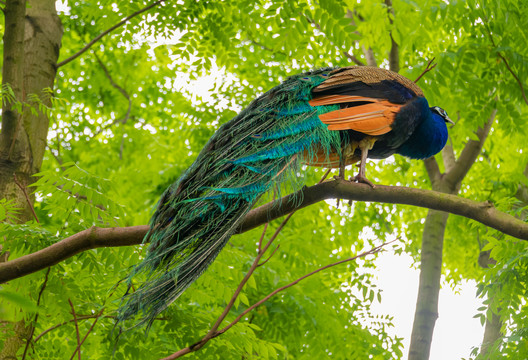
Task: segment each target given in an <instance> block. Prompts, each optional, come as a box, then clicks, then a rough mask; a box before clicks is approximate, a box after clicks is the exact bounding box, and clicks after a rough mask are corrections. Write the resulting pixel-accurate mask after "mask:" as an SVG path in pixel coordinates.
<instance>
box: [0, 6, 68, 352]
mask: <svg viewBox="0 0 528 360" xmlns="http://www.w3.org/2000/svg"><path fill="white" fill-rule="evenodd" d="M61 37H62V26H61V23H60V20H59V18H58V15H57V12H56V10H55V1H54V0H39V1H29V4H26V1H22V0H9V1H7V3H6V7H5V33H4V67H3V71H2V76H3V77H2V85H5V84H9V85H10V86H11V88H12V89H13V92H14V96H15V100H16V103H18V105H19V109H18V110H19V111H17V110H16V109H15V107H14V103H5V102H4V104H3V111H2V132H1V134H0V198H6V199H8V200H14V202H15V204H16V206H17V207H18V208H20V209H21V212H20V213H19V214H18V215H17V217H18V221H20V222H26V221H28V220H30V219H31V218H32V217H33V214H32V211H31V204H30V203H29V202H28V200H27V198H26V195H25V194H24V187H27V186H28V185H29V184H31V183H32V182H33V181H34V179H33V178H32V177H31V175H33V174H34V173H36V172H38V171H39V170H40V166H41V165H42V159H43V156H44V150H45V146H46V137H47V132H48V126H49V119H48V118H47V116H46V114H45V113H42V112H41V111H38V109H37V114H36V115H34V114H32V113H31V111H30V107H36V106H38V103H39V102H41V103H42V104H44V105H46V106H48V107H50V106H51V101H50V97H49V96H46V95H45V92H43V90H44V89H51V88H52V87H53V82H54V80H55V74H56V63H57V58H58V55H59V46H60V40H61ZM30 94H31V95H32V96H29V95H30ZM35 96H36V97H38V98H39V99H40V100H39V101H36V100H35ZM20 106H21V108H20ZM15 175H16V178H17V181H18V183H19V184H21V185H22V188H21V187H19V186H18V185H17V184H16V183H15V181H14V177H15ZM4 250H8V249H4ZM3 325H4V326H5V327H6V331H7V328H9V327H11V329H12V330H13V335H12V336H10V337H8V338H7V339H6V340H5V341H4V344H3V349H2V351H1V352H0V359H14V358H16V355H17V352H18V350H19V348H20V347H21V346H22V345H23V343H24V342H26V341H27V340H28V338H29V337H30V334H31V333H32V331H31V330H32V329H31V326H26V323H25V322H24V321H20V322H17V323H15V324H12V325H9V324H7V323H4V324H3Z"/></svg>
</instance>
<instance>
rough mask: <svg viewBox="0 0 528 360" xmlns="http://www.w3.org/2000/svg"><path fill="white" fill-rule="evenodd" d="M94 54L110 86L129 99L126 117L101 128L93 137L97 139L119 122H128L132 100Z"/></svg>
mask: <svg viewBox="0 0 528 360" xmlns="http://www.w3.org/2000/svg"><path fill="white" fill-rule="evenodd" d="M93 54H94V56H95V59H96V60H97V63H99V66H100V67H101V69H103V72H104V74H105V76H106V78H107V79H108V80H109V81H110V85H112V87H113V88H115V89H116V90H117V91H119V93H121V95H123V97H124V98H125V99H127V101H128V108H127V111H126V113H125V116H123V117H122V118H120V119H115V120H114V121H112V123H111V124H110V125H107V126H104V127H101V128H100V129H99V130H98V131H96V132H95V134H94V135H93V136H92V138H94V137H96V136H97V135H99V134H100V133H102V132H103V131H104V130H106V129H108V128H109V127H111V126H114V125H115V124H117V123H119V122H120V123H123V124H125V123H126V122H127V120H128V118H129V117H130V111H131V110H132V98H131V97H130V95H129V94H128V92H127V91H126V90H125V89H123V88H122V87H121V86H119V85H118V84H117V83H116V82H115V81H114V79H113V78H112V75H110V71H108V68H107V67H106V66H105V64H103V62H102V61H101V59H100V58H99V56H97V54H96V53H95V52H94V53H93Z"/></svg>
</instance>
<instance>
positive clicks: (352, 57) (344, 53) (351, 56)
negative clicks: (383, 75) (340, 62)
mask: <svg viewBox="0 0 528 360" xmlns="http://www.w3.org/2000/svg"><path fill="white" fill-rule="evenodd" d="M343 55H345V56H346V57H347V58H349V59H350V60H352V61H353V62H354V64H356V65H359V66H367V65H366V64H365V63H364V62H363V61H361V60H359V59H358V58H357V57H356V56H354V55H353V54H350V53H348V52H346V51H343Z"/></svg>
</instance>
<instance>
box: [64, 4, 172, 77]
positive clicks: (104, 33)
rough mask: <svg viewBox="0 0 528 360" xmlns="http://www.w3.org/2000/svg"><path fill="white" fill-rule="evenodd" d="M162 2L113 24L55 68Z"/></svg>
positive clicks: (71, 59)
mask: <svg viewBox="0 0 528 360" xmlns="http://www.w3.org/2000/svg"><path fill="white" fill-rule="evenodd" d="M163 1H165V0H158V1H156V2H154V3H152V4H150V5H148V6H146V7H144V8H143V9H140V10H138V11H136V12H134V13H132V14H130V15H128V16H127V17H126V18H124V19H123V20H121V21H120V22H118V23H117V24H115V25H114V26H112V27H110V28H109V29H107V30H105V31H103V32H102V33H100V34H99V35H97V36H96V37H95V38H94V39H93V40H92V41H90V42H89V43H88V44H86V45H85V46H84V47H83V48H82V49H81V50H79V51H78V52H77V53H75V54H73V55H72V56H70V57H69V58H67V59H66V60H63V61H61V62H60V63H58V64H57V68H60V67H61V66H63V65H66V64H67V63H69V62H71V61H73V60H75V59H77V58H78V57H79V56H81V55H82V54H83V53H85V52H86V51H87V50H88V49H89V48H91V47H92V46H93V45H94V44H95V43H96V42H98V41H99V40H101V38H102V37H103V36H105V35H106V34H108V33H110V32H112V31H114V30H115V29H117V28H118V27H120V26H121V25H123V24H125V23H126V22H128V20H130V19H132V18H133V17H136V16H138V15H139V14H142V13H144V12H145V11H147V10H150V9H151V8H153V7H154V6H157V5H159V4H161V3H162V2H163Z"/></svg>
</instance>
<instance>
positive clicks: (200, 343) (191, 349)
mask: <svg viewBox="0 0 528 360" xmlns="http://www.w3.org/2000/svg"><path fill="white" fill-rule="evenodd" d="M397 240H398V239H395V240H392V241H389V242H385V243H383V244H382V245H379V246H376V247H375V248H372V249H370V250H369V251H365V252H363V253H361V254H359V255H356V256H354V257H351V258H348V259H344V260H340V261H338V262H335V263H332V264H329V265H325V266H322V267H320V268H319V269H317V270H314V271H312V272H310V273H308V274H306V275H303V276H301V277H300V278H298V279H296V280H294V281H292V282H291V283H289V284H287V285H284V286H282V287H280V288H278V289H275V290H274V291H272V292H271V293H269V294H268V295H266V296H265V297H264V298H262V299H261V300H259V301H258V302H256V303H255V304H253V305H251V306H250V307H249V308H247V309H246V310H244V311H243V312H242V313H241V314H240V315H238V316H237V317H236V318H235V320H233V321H232V322H231V323H229V325H227V326H226V327H224V328H223V329H222V330H219V331H215V332H214V334H212V336H211V337H209V338H208V337H207V336H205V337H204V338H203V339H202V340H200V341H198V342H197V343H195V344H193V345H191V346H188V347H186V348H183V349H181V350H179V351H177V352H175V353H174V354H172V355H170V356H167V357H165V358H163V359H161V360H174V359H177V358H179V357H181V356H183V355H186V354H189V353H191V352H194V351H196V350H198V349H200V348H201V347H203V346H204V345H205V344H206V343H207V342H208V341H209V340H211V339H213V338H215V337H217V336H219V335H222V334H223V333H225V332H226V331H227V330H229V329H230V328H232V327H233V326H234V325H235V324H236V323H238V322H239V321H240V320H241V319H242V318H243V317H244V316H245V315H247V314H248V313H249V312H250V311H252V310H253V309H255V308H257V307H258V306H260V305H262V304H263V303H264V302H266V301H267V300H269V299H270V298H271V297H272V296H274V295H275V294H277V293H279V292H281V291H283V290H285V289H287V288H290V287H292V286H294V285H296V284H297V283H299V282H300V281H302V280H304V279H306V278H307V277H309V276H312V275H314V274H317V273H318V272H321V271H323V270H326V269H328V268H330V267H333V266H336V265H339V264H342V263H345V262H349V261H352V260H355V259H359V258H362V257H365V256H367V255H372V254H375V253H377V252H379V251H381V250H382V248H383V247H384V246H386V245H388V244H390V243H392V242H394V241H397ZM208 335H209V334H208Z"/></svg>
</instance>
